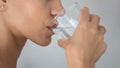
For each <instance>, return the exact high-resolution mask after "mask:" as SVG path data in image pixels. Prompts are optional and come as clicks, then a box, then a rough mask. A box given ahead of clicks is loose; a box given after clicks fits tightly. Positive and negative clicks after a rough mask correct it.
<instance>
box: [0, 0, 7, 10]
mask: <svg viewBox="0 0 120 68" xmlns="http://www.w3.org/2000/svg"><path fill="white" fill-rule="evenodd" d="M6 8H7V5H6V0H0V12H4V11H5V10H6Z"/></svg>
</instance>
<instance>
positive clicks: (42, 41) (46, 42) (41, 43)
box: [35, 38, 51, 46]
mask: <svg viewBox="0 0 120 68" xmlns="http://www.w3.org/2000/svg"><path fill="white" fill-rule="evenodd" d="M35 43H36V44H38V45H40V46H48V45H49V44H50V43H51V38H50V39H44V40H39V41H36V42H35Z"/></svg>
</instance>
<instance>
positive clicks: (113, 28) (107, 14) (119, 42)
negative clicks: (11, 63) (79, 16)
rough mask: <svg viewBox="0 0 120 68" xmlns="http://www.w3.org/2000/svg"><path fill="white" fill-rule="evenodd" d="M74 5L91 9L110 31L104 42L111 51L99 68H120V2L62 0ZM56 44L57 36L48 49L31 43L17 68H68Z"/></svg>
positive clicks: (116, 0) (118, 0)
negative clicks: (75, 3) (76, 3)
mask: <svg viewBox="0 0 120 68" xmlns="http://www.w3.org/2000/svg"><path fill="white" fill-rule="evenodd" d="M74 2H78V3H79V4H80V5H81V6H87V7H89V8H90V11H91V13H95V14H97V15H99V16H100V17H101V24H102V25H104V26H105V27H106V29H107V33H106V35H105V41H106V42H107V45H108V46H107V47H108V48H107V51H106V52H105V54H104V55H103V56H102V57H101V59H100V60H99V61H98V63H97V65H96V68H120V53H119V52H120V0H62V3H63V5H64V6H65V7H66V6H70V5H71V4H72V3H74ZM56 40H57V36H53V41H52V43H51V44H50V45H49V46H48V47H41V46H38V45H36V44H35V43H33V42H31V41H30V40H28V41H27V43H26V45H25V47H24V49H23V51H22V53H21V56H20V58H19V60H18V64H17V68H68V67H67V63H66V59H65V55H64V50H63V49H62V48H60V47H59V46H58V44H57V41H56Z"/></svg>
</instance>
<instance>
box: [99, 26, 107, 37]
mask: <svg viewBox="0 0 120 68" xmlns="http://www.w3.org/2000/svg"><path fill="white" fill-rule="evenodd" d="M98 30H99V34H100V35H104V34H105V33H106V29H105V27H104V26H99V27H98Z"/></svg>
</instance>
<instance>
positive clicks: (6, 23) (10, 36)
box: [0, 0, 106, 68]
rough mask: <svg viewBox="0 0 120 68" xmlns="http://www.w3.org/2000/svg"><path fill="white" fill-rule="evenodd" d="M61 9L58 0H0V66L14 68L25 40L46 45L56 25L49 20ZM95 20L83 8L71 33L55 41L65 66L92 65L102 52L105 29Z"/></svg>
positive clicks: (92, 67)
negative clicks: (65, 62) (65, 63)
mask: <svg viewBox="0 0 120 68" xmlns="http://www.w3.org/2000/svg"><path fill="white" fill-rule="evenodd" d="M56 4H57V5H56ZM63 9H64V8H63V6H62V4H61V1H60V0H0V68H16V64H17V60H18V58H19V56H20V53H21V51H22V48H23V47H24V45H25V43H26V41H27V39H30V40H31V41H33V42H35V43H36V44H38V45H41V46H47V45H48V44H49V43H50V42H51V37H52V36H53V35H54V33H53V31H52V29H53V28H55V27H56V26H57V24H56V22H51V20H53V18H54V17H55V16H56V15H58V14H59V13H60V12H61V11H62V10H63ZM99 21H100V18H99V17H98V16H97V15H94V14H89V9H88V8H86V7H85V8H83V9H82V12H81V21H80V22H79V25H78V27H77V29H76V31H75V33H74V34H73V36H72V37H71V38H69V39H61V40H59V41H58V44H59V45H60V46H61V47H63V48H64V50H65V54H66V59H67V61H68V67H69V68H94V67H95V63H96V62H97V60H98V59H99V58H100V57H101V56H102V54H103V53H104V52H105V50H106V44H105V42H104V34H105V28H104V27H103V26H101V25H100V24H99Z"/></svg>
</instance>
